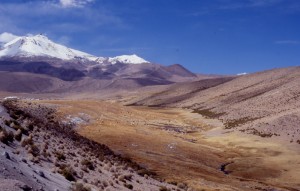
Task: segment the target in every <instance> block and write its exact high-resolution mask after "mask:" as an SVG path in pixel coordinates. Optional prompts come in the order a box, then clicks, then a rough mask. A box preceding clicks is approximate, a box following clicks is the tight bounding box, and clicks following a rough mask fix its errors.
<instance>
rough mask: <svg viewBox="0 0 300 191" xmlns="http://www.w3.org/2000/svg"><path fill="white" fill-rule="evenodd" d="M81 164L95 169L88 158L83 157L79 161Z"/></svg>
mask: <svg viewBox="0 0 300 191" xmlns="http://www.w3.org/2000/svg"><path fill="white" fill-rule="evenodd" d="M81 164H82V165H84V166H86V167H87V168H88V169H90V170H94V169H95V167H94V165H93V163H92V162H91V161H90V160H88V159H84V160H83V161H81Z"/></svg>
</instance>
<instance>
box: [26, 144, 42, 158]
mask: <svg viewBox="0 0 300 191" xmlns="http://www.w3.org/2000/svg"><path fill="white" fill-rule="evenodd" d="M29 153H30V154H32V155H33V156H34V157H36V156H38V155H39V154H40V149H39V148H38V147H37V146H36V145H31V147H30V150H29Z"/></svg>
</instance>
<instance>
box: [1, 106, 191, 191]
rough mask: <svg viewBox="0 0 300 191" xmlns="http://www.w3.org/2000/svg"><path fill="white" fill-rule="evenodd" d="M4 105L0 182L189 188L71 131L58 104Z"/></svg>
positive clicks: (31, 186)
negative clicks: (59, 114)
mask: <svg viewBox="0 0 300 191" xmlns="http://www.w3.org/2000/svg"><path fill="white" fill-rule="evenodd" d="M3 105H4V107H3V106H1V107H0V116H1V118H0V141H1V142H0V153H1V156H0V159H1V160H0V188H1V190H3V191H6V190H9V191H18V190H49V191H54V190H57V191H58V190H63V191H64V190H75V191H85V190H161V191H163V190H187V189H188V187H187V186H186V185H185V184H182V183H178V184H177V183H173V184H168V183H164V182H162V181H159V180H157V179H156V178H155V174H154V173H152V172H150V171H148V170H147V169H144V168H142V167H140V166H139V165H138V164H136V163H134V162H132V161H131V160H130V159H126V158H122V157H121V156H118V155H116V154H114V153H113V152H112V151H111V150H110V149H109V148H108V147H107V146H105V145H102V144H98V143H96V142H93V141H90V140H88V139H86V138H84V137H82V136H80V135H78V134H77V133H76V132H75V131H73V127H72V125H70V124H68V123H62V122H60V121H58V120H57V118H56V117H55V108H53V107H52V108H49V107H44V106H41V105H39V104H34V103H30V102H24V101H5V102H4V103H3Z"/></svg>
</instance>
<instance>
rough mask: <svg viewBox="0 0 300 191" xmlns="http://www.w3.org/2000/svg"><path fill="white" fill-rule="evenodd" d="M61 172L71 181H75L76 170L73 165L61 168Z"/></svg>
mask: <svg viewBox="0 0 300 191" xmlns="http://www.w3.org/2000/svg"><path fill="white" fill-rule="evenodd" d="M61 174H62V175H63V176H64V177H65V178H66V179H67V180H69V181H75V177H74V174H75V172H74V170H73V168H71V167H64V168H63V169H62V170H61Z"/></svg>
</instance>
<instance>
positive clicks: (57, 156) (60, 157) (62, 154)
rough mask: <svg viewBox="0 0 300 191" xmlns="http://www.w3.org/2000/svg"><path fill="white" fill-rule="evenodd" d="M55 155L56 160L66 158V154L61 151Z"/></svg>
mask: <svg viewBox="0 0 300 191" xmlns="http://www.w3.org/2000/svg"><path fill="white" fill-rule="evenodd" d="M55 156H56V158H57V159H58V160H66V156H65V155H64V153H62V152H56V153H55Z"/></svg>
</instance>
